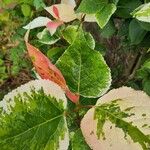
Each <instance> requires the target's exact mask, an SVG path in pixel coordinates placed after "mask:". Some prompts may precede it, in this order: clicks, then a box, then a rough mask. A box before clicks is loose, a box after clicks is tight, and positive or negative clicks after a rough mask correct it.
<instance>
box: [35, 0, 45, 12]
mask: <svg viewBox="0 0 150 150" xmlns="http://www.w3.org/2000/svg"><path fill="white" fill-rule="evenodd" d="M33 4H34V6H35V8H36V10H38V9H40V8H44V7H46V5H45V3H44V2H43V0H34V1H33Z"/></svg>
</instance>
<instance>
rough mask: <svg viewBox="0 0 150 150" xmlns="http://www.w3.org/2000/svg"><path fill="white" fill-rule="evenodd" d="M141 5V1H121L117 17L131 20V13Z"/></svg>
mask: <svg viewBox="0 0 150 150" xmlns="http://www.w3.org/2000/svg"><path fill="white" fill-rule="evenodd" d="M141 4H142V3H141V1H140V0H119V3H118V5H117V11H116V15H117V16H119V17H122V18H131V15H130V13H131V12H132V11H133V10H134V9H135V8H137V7H138V6H140V5H141Z"/></svg>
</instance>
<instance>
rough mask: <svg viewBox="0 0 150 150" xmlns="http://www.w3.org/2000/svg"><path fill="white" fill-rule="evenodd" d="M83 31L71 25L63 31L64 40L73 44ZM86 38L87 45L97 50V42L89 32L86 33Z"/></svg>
mask: <svg viewBox="0 0 150 150" xmlns="http://www.w3.org/2000/svg"><path fill="white" fill-rule="evenodd" d="M80 30H81V29H78V26H73V25H70V26H68V27H67V28H65V29H64V30H63V31H62V36H63V38H64V39H65V40H66V41H67V42H68V43H69V44H72V43H73V42H74V40H75V39H76V37H77V35H78V32H79V31H80ZM84 36H85V38H86V41H87V44H88V46H89V47H91V48H92V49H94V48H95V40H94V38H93V36H92V35H91V34H90V33H89V32H84Z"/></svg>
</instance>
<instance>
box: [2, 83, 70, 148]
mask: <svg viewBox="0 0 150 150" xmlns="http://www.w3.org/2000/svg"><path fill="white" fill-rule="evenodd" d="M66 106H67V99H66V97H65V94H64V92H63V90H62V89H61V88H60V87H59V86H58V85H56V84H55V83H53V82H51V81H48V80H35V81H31V82H29V83H27V84H25V85H22V86H21V87H19V88H17V89H15V90H13V91H12V92H10V93H8V94H7V95H5V97H4V99H3V101H1V102H0V110H1V114H0V149H1V150H23V149H25V150H31V149H32V150H43V149H45V150H49V149H53V150H58V149H59V150H67V149H68V146H69V136H68V129H67V124H66V118H65V115H64V111H65V109H66Z"/></svg>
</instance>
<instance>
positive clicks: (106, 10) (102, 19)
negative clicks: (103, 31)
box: [96, 3, 116, 28]
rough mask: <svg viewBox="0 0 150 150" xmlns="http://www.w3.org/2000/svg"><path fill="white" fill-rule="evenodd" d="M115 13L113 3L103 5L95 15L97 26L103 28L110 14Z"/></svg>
mask: <svg viewBox="0 0 150 150" xmlns="http://www.w3.org/2000/svg"><path fill="white" fill-rule="evenodd" d="M115 11H116V5H115V4H113V3H110V4H107V5H105V6H104V7H103V8H102V9H101V10H100V11H99V12H97V13H96V19H97V23H98V25H99V26H100V27H101V28H103V27H104V26H105V25H106V24H107V23H108V21H109V19H110V17H111V16H112V14H113V13H114V12H115Z"/></svg>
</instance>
